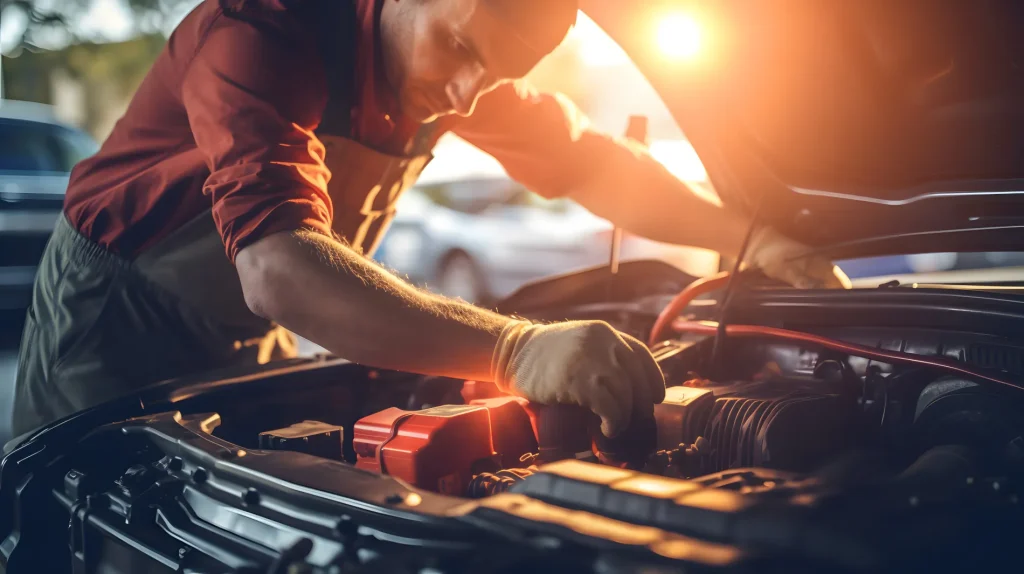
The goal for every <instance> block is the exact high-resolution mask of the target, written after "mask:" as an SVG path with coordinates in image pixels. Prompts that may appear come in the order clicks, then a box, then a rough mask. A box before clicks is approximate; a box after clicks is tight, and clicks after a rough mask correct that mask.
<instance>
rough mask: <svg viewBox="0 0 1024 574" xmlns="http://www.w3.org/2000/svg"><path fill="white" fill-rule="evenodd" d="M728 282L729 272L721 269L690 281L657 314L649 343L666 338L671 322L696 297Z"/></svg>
mask: <svg viewBox="0 0 1024 574" xmlns="http://www.w3.org/2000/svg"><path fill="white" fill-rule="evenodd" d="M728 282H729V272H728V271H722V272H721V273H719V274H718V275H712V276H711V277H704V278H703V279H698V280H696V281H694V282H693V283H690V284H689V285H688V286H687V287H686V289H683V290H682V291H680V292H679V294H678V295H676V296H675V297H674V298H673V299H672V301H671V302H669V304H668V305H666V306H665V308H664V309H662V310H661V313H660V314H659V315H658V320H657V321H655V322H654V327H652V328H651V336H650V338H649V339H648V344H649V345H652V346H653V345H654V344H655V343H657V342H658V341H661V340H662V339H667V338H668V336H669V335H670V334H671V333H670V330H671V328H672V322H673V321H675V320H676V318H678V317H679V315H680V314H681V313H682V312H683V311H685V310H686V308H687V307H688V306H689V305H690V303H691V302H692V301H693V300H694V299H696V298H697V297H699V296H701V295H703V294H705V293H710V292H712V291H717V290H718V289H721V288H723V287H725V285H726V284H727V283H728Z"/></svg>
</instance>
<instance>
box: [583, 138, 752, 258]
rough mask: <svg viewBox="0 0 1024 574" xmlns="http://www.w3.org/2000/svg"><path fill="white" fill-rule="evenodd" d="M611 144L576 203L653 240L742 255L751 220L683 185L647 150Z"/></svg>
mask: <svg viewBox="0 0 1024 574" xmlns="http://www.w3.org/2000/svg"><path fill="white" fill-rule="evenodd" d="M607 143H608V146H609V147H608V148H607V153H606V154H603V155H605V156H607V161H602V162H601V163H600V164H598V165H600V166H601V167H600V168H599V169H595V170H594V171H593V172H592V173H591V174H590V175H591V177H588V178H586V180H585V181H583V182H581V183H580V184H579V185H578V186H577V187H576V188H575V189H573V190H572V191H571V193H570V196H571V197H572V198H573V199H575V200H576V201H577V202H579V203H580V204H581V205H582V206H583V207H585V208H587V209H588V210H589V211H591V212H592V213H594V214H595V215H598V216H600V217H603V218H605V219H608V220H609V221H611V222H612V223H615V224H616V225H618V226H620V227H622V228H624V229H626V230H627V231H630V232H632V233H636V234H637V235H641V236H643V237H646V238H648V239H653V240H655V241H662V242H666V243H673V244H678V245H689V246H692V247H700V248H704V249H710V250H713V251H717V252H719V253H721V254H723V255H726V256H728V257H735V256H737V255H738V254H739V250H740V248H741V247H742V242H743V237H744V235H745V234H746V231H747V229H748V226H749V225H750V221H749V219H747V218H746V217H745V216H743V215H741V214H739V213H736V212H733V211H729V210H726V209H725V208H723V207H722V206H721V205H719V204H718V202H717V200H716V199H715V198H714V197H713V196H712V197H708V196H707V194H706V193H702V192H701V191H700V190H698V189H695V188H692V187H690V186H689V185H687V184H686V183H684V182H682V181H680V180H679V179H678V178H677V177H675V176H674V175H672V174H671V173H670V172H669V171H668V170H667V169H666V168H665V166H663V165H662V164H661V163H659V162H658V161H657V160H655V159H654V158H653V157H652V156H651V155H650V154H649V153H648V152H647V151H646V150H645V149H642V146H637V145H624V144H623V143H622V142H614V143H613V142H612V141H611V140H609V141H608V142H607Z"/></svg>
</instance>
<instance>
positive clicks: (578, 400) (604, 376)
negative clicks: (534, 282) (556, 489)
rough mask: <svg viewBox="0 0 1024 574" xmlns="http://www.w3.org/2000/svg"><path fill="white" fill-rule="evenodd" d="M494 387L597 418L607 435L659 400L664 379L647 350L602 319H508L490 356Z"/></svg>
mask: <svg viewBox="0 0 1024 574" xmlns="http://www.w3.org/2000/svg"><path fill="white" fill-rule="evenodd" d="M491 374H492V375H493V379H494V382H495V384H497V386H498V388H499V389H501V390H502V391H503V392H505V393H509V394H513V395H517V396H520V397H525V398H526V399H528V400H530V401H531V402H536V403H541V404H552V403H562V404H573V405H579V406H582V407H584V408H587V409H590V410H591V411H592V412H594V413H595V414H596V415H597V416H599V417H600V418H601V432H602V433H604V435H605V436H607V437H613V436H615V435H616V434H618V433H620V432H622V431H623V430H625V429H626V428H627V427H628V426H629V422H630V419H631V417H632V416H633V415H634V413H636V414H651V415H652V416H653V411H654V404H655V403H660V402H661V401H663V400H665V377H664V375H663V374H662V372H661V368H660V367H658V363H657V362H656V361H655V360H654V357H653V356H652V355H651V352H650V351H649V350H648V349H647V347H646V346H645V345H644V344H643V343H641V342H640V341H638V340H636V339H635V338H633V337H630V336H629V335H626V334H625V333H620V332H618V331H616V330H615V329H613V328H612V327H611V325H609V324H608V323H605V322H603V321H569V322H564V323H555V324H550V325H540V324H533V323H531V322H528V321H519V320H514V321H512V322H511V323H509V324H508V325H507V326H506V327H505V328H504V329H503V330H502V332H501V335H500V336H499V338H498V344H497V345H496V346H495V348H494V355H493V356H492V358H491Z"/></svg>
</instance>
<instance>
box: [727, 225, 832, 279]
mask: <svg viewBox="0 0 1024 574" xmlns="http://www.w3.org/2000/svg"><path fill="white" fill-rule="evenodd" d="M806 251H807V246H805V245H803V244H801V243H798V242H796V241H793V240H792V239H789V238H788V237H785V236H784V235H782V234H780V233H778V232H777V231H775V230H774V229H772V228H770V227H762V228H760V229H758V230H757V231H755V232H754V235H753V236H752V237H751V239H750V247H749V249H748V251H747V257H746V259H745V261H744V263H743V265H742V266H741V268H747V267H754V268H758V269H761V271H763V272H764V274H765V275H767V276H769V277H771V278H772V279H778V280H779V281H784V282H786V283H789V284H790V285H792V286H794V287H799V288H801V289H813V288H821V287H829V288H836V289H849V288H851V287H852V285H851V283H850V278H849V277H847V276H846V273H843V271H842V270H841V269H839V267H836V266H835V265H834V264H833V263H832V262H831V261H829V260H828V259H825V258H822V257H817V256H811V257H801V258H798V259H795V260H792V261H790V259H792V258H793V257H796V256H798V255H800V254H802V253H805V252H806Z"/></svg>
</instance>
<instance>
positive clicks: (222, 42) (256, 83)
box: [181, 16, 333, 262]
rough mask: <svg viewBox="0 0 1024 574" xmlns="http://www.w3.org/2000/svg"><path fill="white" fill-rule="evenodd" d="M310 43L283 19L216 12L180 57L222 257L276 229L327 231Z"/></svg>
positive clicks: (318, 97)
mask: <svg viewBox="0 0 1024 574" xmlns="http://www.w3.org/2000/svg"><path fill="white" fill-rule="evenodd" d="M324 86H325V81H324V78H323V71H322V66H321V65H320V63H319V60H318V59H317V55H316V52H315V50H313V49H312V48H311V46H309V45H307V42H305V41H304V40H303V39H302V37H301V35H299V36H297V35H296V34H295V33H294V31H292V30H289V29H288V28H287V26H286V24H285V23H282V22H277V23H267V24H265V25H258V26H257V25H253V24H252V23H250V22H245V21H242V20H236V19H233V18H230V17H227V16H220V17H218V18H217V19H216V20H215V21H214V23H213V25H212V26H211V28H210V30H209V31H208V32H207V34H206V39H205V41H204V42H203V43H202V44H201V46H200V48H199V49H198V51H197V52H196V54H195V56H194V57H193V59H192V60H191V62H190V63H189V68H188V70H187V72H186V74H185V76H184V81H183V83H182V86H181V97H182V102H183V104H184V107H185V110H186V113H187V115H188V121H189V125H190V127H191V130H192V134H193V137H194V138H195V141H196V145H197V147H198V149H199V152H200V153H202V154H203V155H204V157H205V159H206V162H207V165H208V167H209V169H210V176H209V178H208V179H207V180H206V183H205V185H204V187H203V193H204V194H206V195H207V196H209V197H210V199H211V202H212V207H213V218H214V221H215V223H216V226H217V229H218V231H219V233H220V236H221V239H222V240H223V242H224V247H225V251H226V253H227V256H228V258H229V259H230V260H231V261H232V262H233V261H234V260H235V256H236V255H237V254H238V252H239V251H240V250H242V249H243V248H245V247H246V246H247V245H250V244H251V243H253V242H255V241H257V240H258V239H260V238H262V237H266V236H267V235H270V234H273V233H278V232H281V231H294V230H298V229H308V230H313V231H317V232H320V233H323V234H325V235H327V236H331V235H332V232H331V221H332V217H333V211H332V210H333V208H332V205H331V200H330V197H329V196H328V194H327V182H328V180H329V179H330V172H329V171H328V169H327V167H326V166H325V164H324V146H323V145H322V144H321V142H320V141H319V140H318V139H317V137H316V136H315V135H314V133H313V130H314V129H315V128H316V126H317V125H318V123H319V121H320V118H321V115H322V113H323V109H324V106H325V104H326V89H325V87H324Z"/></svg>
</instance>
